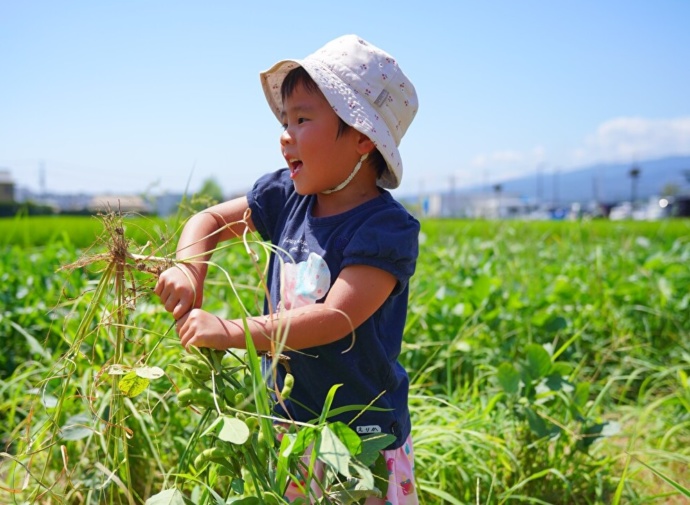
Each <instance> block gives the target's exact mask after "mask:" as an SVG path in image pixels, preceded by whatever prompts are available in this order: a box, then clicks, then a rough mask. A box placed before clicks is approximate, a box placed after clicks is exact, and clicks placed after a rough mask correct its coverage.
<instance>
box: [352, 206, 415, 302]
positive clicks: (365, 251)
mask: <svg viewBox="0 0 690 505" xmlns="http://www.w3.org/2000/svg"><path fill="white" fill-rule="evenodd" d="M419 228H420V226H419V222H418V221H417V220H416V219H415V218H413V217H412V216H411V215H410V214H408V213H407V211H405V210H403V209H401V208H392V209H390V210H388V211H385V212H381V213H376V214H374V215H372V216H371V217H370V218H369V219H368V220H367V221H366V222H365V223H364V224H363V225H362V226H361V227H360V228H359V229H358V230H357V232H356V233H355V235H354V236H353V237H352V238H351V239H350V241H349V243H348V245H347V246H346V247H345V250H344V251H343V263H342V268H345V267H347V266H352V265H367V266H372V267H376V268H380V269H381V270H385V271H386V272H389V273H390V274H392V275H393V276H395V278H396V279H397V281H398V282H397V285H396V287H395V289H394V290H393V295H396V294H398V293H400V292H401V291H403V290H404V289H405V287H406V286H407V282H408V281H409V279H410V277H412V274H413V273H414V270H415V266H416V264H417V256H418V254H419Z"/></svg>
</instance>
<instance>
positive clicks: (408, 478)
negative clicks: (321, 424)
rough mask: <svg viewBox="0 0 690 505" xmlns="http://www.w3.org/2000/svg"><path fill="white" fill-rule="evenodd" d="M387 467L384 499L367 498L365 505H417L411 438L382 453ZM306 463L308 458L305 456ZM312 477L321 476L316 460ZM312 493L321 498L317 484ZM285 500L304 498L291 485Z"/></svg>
mask: <svg viewBox="0 0 690 505" xmlns="http://www.w3.org/2000/svg"><path fill="white" fill-rule="evenodd" d="M382 454H383V457H384V459H385V460H386V465H387V466H388V492H387V493H386V496H385V498H367V500H366V501H365V502H364V503H365V505H418V504H419V498H418V497H417V489H416V487H415V484H414V451H413V449H412V438H411V437H407V440H406V441H405V443H404V444H403V445H402V446H401V447H399V448H398V449H392V450H390V451H382ZM305 458H306V460H307V461H308V459H309V456H308V455H306V456H305ZM314 475H315V476H316V477H317V478H319V477H321V476H323V463H321V462H320V461H318V460H317V462H316V465H315V468H314ZM312 491H313V492H314V493H315V494H316V495H317V496H321V495H320V492H319V487H318V484H316V483H312ZM285 498H286V499H287V500H289V501H293V500H295V499H296V498H304V493H302V492H301V491H300V489H299V486H297V484H294V483H291V484H290V485H289V486H288V490H287V492H286V493H285Z"/></svg>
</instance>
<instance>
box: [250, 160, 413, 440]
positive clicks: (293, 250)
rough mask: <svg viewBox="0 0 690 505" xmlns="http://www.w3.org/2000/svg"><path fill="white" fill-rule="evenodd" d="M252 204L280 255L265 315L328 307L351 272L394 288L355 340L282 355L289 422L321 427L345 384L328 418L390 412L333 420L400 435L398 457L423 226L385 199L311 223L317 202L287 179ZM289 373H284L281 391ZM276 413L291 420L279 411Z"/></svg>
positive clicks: (266, 183)
mask: <svg viewBox="0 0 690 505" xmlns="http://www.w3.org/2000/svg"><path fill="white" fill-rule="evenodd" d="M247 199H248V201H249V208H250V209H251V212H252V215H251V217H252V220H253V222H254V225H255V226H256V229H257V231H258V232H259V234H260V235H261V237H262V238H263V239H264V240H267V241H270V242H272V243H273V244H274V245H275V246H277V247H278V249H279V250H278V252H277V253H274V254H273V255H272V256H271V260H270V264H269V274H268V288H269V293H270V301H269V300H266V305H265V311H266V313H268V312H269V307H272V308H273V309H272V310H273V312H278V311H279V310H281V309H282V310H289V309H294V308H299V307H302V306H304V305H308V304H312V303H321V302H323V300H324V298H325V297H326V294H327V293H328V290H329V289H330V288H331V286H332V285H333V283H334V282H335V280H336V278H337V277H338V275H339V274H340V272H341V270H343V269H344V268H345V267H347V266H350V265H368V266H372V267H376V268H380V269H381V270H385V271H386V272H389V273H391V274H392V275H393V276H395V278H396V279H397V284H396V286H395V288H394V290H393V292H392V293H391V295H390V296H389V297H388V298H387V299H386V301H385V302H384V304H383V305H382V306H381V307H380V308H379V309H378V310H377V311H376V312H375V313H374V314H373V315H372V316H371V317H370V318H369V319H367V320H366V321H365V322H364V323H363V324H362V325H361V326H359V327H358V328H356V329H355V336H354V339H353V336H352V334H351V333H350V334H348V335H344V336H343V338H341V339H340V340H337V341H335V342H332V343H330V344H326V345H321V346H316V347H312V348H308V349H301V350H299V351H284V354H286V355H287V356H288V357H289V358H290V360H289V367H290V372H291V373H292V375H293V376H294V378H295V385H294V388H293V390H292V394H291V396H290V399H288V400H287V401H286V402H285V404H286V407H287V409H288V411H289V413H290V417H292V418H293V419H295V420H297V421H303V422H308V421H313V420H315V419H317V418H318V416H319V415H320V414H321V411H322V409H323V406H324V403H325V400H326V396H327V394H328V392H329V390H330V389H331V387H332V386H333V385H335V384H342V386H341V387H340V388H339V389H338V391H337V393H336V394H335V398H334V401H333V404H332V407H331V410H333V409H337V408H339V407H346V406H353V405H359V406H366V405H369V404H372V405H373V406H374V407H376V408H377V409H385V410H378V411H375V410H372V409H368V410H366V411H365V412H364V413H362V412H361V411H362V408H363V407H362V408H359V409H356V410H353V411H349V412H345V413H342V414H340V415H337V416H334V417H331V418H329V420H331V421H336V420H337V421H342V422H344V423H346V424H349V425H350V427H351V428H352V429H354V430H355V431H356V432H357V433H359V434H361V435H366V434H370V433H389V434H392V435H395V437H396V441H395V442H394V443H393V444H391V445H390V446H389V448H391V449H392V448H397V447H400V446H401V445H402V444H403V443H404V441H405V440H406V438H407V436H408V435H409V433H410V414H409V411H408V407H407V394H408V388H409V380H408V376H407V372H406V371H405V370H404V368H403V367H402V365H400V363H398V355H399V354H400V347H401V343H402V336H403V328H404V326H405V318H406V315H407V302H408V280H409V279H410V277H411V276H412V274H413V273H414V270H415V264H416V260H417V254H418V236H419V222H418V221H417V220H416V219H414V218H413V217H412V216H411V215H410V214H409V213H408V212H407V211H406V210H405V208H404V207H403V206H402V205H400V204H399V203H398V202H397V201H395V200H394V199H393V197H392V196H391V194H390V193H389V192H387V191H385V190H381V193H380V195H379V196H378V197H377V198H375V199H373V200H369V201H368V202H365V203H364V204H362V205H360V206H358V207H356V208H354V209H352V210H349V211H347V212H344V213H342V214H338V215H335V216H329V217H314V216H312V208H313V205H314V202H315V201H316V197H315V196H313V195H307V196H301V195H299V194H297V193H296V192H295V190H294V186H293V183H292V181H291V180H290V176H289V171H288V170H287V169H283V170H279V171H277V172H273V173H270V174H267V175H265V176H263V177H262V178H261V179H259V180H258V181H257V183H256V184H255V185H254V187H253V189H252V190H251V191H250V192H249V193H248V194H247ZM281 260H282V261H281ZM281 269H282V272H281ZM281 273H282V285H281ZM285 373H286V371H285V369H284V367H282V366H279V367H278V378H277V381H278V387H279V388H282V384H283V378H284V376H285ZM372 402H373V403H372ZM276 413H277V414H278V415H281V416H283V417H286V413H285V411H284V410H283V408H282V407H281V406H280V405H277V406H276ZM355 418H356V420H354V422H351V421H352V420H353V419H355Z"/></svg>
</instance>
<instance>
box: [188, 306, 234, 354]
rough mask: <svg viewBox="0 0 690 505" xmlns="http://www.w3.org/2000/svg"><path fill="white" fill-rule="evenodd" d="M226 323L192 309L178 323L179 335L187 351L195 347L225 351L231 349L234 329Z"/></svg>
mask: <svg viewBox="0 0 690 505" xmlns="http://www.w3.org/2000/svg"><path fill="white" fill-rule="evenodd" d="M225 323H228V322H227V321H223V320H222V319H221V318H220V317H218V316H214V315H213V314H211V313H209V312H206V311H205V310H201V309H192V310H191V311H190V312H189V313H188V314H185V315H184V316H182V318H181V319H179V320H178V321H177V334H178V335H179V336H180V343H181V344H182V346H183V347H184V348H185V349H186V348H187V347H189V346H190V345H193V346H196V347H210V348H211V349H218V350H225V349H228V348H229V347H231V345H230V342H231V336H230V330H231V329H232V328H233V325H232V324H228V325H226V324H225ZM237 329H239V327H237Z"/></svg>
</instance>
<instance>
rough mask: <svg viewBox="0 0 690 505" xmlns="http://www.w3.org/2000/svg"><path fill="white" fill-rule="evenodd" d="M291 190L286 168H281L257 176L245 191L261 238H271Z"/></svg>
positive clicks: (291, 186) (291, 185)
mask: <svg viewBox="0 0 690 505" xmlns="http://www.w3.org/2000/svg"><path fill="white" fill-rule="evenodd" d="M293 192H294V186H293V184H292V181H291V180H290V177H289V172H288V170H287V169H281V170H277V171H275V172H271V173H268V174H266V175H264V176H262V177H261V178H259V180H257V181H256V183H255V184H254V187H253V188H252V189H251V190H250V191H249V192H248V193H247V202H248V203H249V208H250V209H251V211H252V222H253V223H254V226H255V227H256V231H257V232H259V235H261V238H262V239H264V240H271V239H272V238H273V236H274V234H275V233H274V232H275V229H276V224H277V222H278V218H279V216H280V213H281V211H282V210H283V209H284V208H285V203H286V202H287V199H288V198H289V196H290V194H291V193H293Z"/></svg>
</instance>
